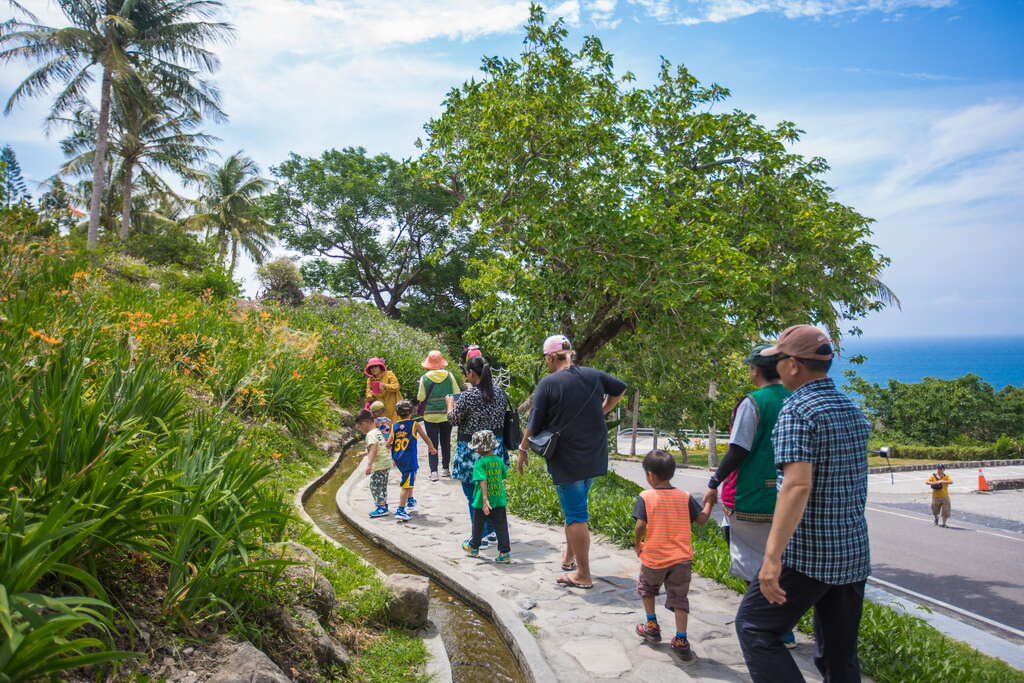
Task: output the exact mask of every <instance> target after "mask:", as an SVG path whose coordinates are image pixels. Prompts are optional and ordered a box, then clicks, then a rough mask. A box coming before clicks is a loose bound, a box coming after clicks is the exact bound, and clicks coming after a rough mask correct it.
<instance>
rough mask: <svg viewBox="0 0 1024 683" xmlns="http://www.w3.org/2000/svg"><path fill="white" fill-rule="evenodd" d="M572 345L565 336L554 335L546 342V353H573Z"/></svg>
mask: <svg viewBox="0 0 1024 683" xmlns="http://www.w3.org/2000/svg"><path fill="white" fill-rule="evenodd" d="M571 350H572V343H570V342H569V338H568V337H566V336H565V335H564V334H553V335H551V336H550V337H548V338H547V339H545V340H544V353H545V354H548V353H559V352H561V351H571Z"/></svg>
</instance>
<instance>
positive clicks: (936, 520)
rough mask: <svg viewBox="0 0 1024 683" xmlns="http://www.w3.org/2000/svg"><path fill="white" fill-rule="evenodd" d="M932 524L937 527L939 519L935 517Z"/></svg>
mask: <svg viewBox="0 0 1024 683" xmlns="http://www.w3.org/2000/svg"><path fill="white" fill-rule="evenodd" d="M932 524H934V525H935V526H938V525H939V518H938V517H936V518H935V521H934V522H932Z"/></svg>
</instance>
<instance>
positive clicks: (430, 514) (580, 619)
mask: <svg viewBox="0 0 1024 683" xmlns="http://www.w3.org/2000/svg"><path fill="white" fill-rule="evenodd" d="M420 453H421V464H420V471H419V473H418V475H417V482H416V489H415V497H416V500H417V501H418V504H417V507H416V510H415V512H414V513H413V520H412V521H410V522H404V523H399V522H397V521H396V520H395V519H394V518H393V517H391V516H388V517H387V518H380V519H376V520H372V524H373V525H374V527H376V526H377V525H380V529H381V531H382V532H383V533H386V536H387V537H388V538H389V539H391V540H392V541H394V542H395V543H397V544H399V545H400V546H402V547H403V548H404V549H406V550H408V551H411V552H413V553H417V554H423V555H424V556H425V557H430V558H432V559H433V560H435V561H436V560H438V559H442V560H443V561H444V562H446V563H448V564H450V565H451V566H453V567H455V568H457V569H459V570H461V572H463V573H465V574H468V575H470V576H471V577H473V578H475V579H478V580H479V582H480V584H481V585H483V586H487V587H489V588H490V589H492V590H493V591H496V592H497V594H498V595H500V596H501V598H502V599H505V600H507V601H508V602H509V603H510V605H514V606H515V609H516V610H517V611H518V614H519V616H520V617H521V618H522V620H523V621H524V622H525V623H526V624H528V625H529V628H530V630H531V631H532V632H534V633H535V635H536V637H537V639H538V642H539V643H540V646H541V650H542V652H543V653H544V655H545V657H546V658H547V660H548V663H549V664H550V666H551V668H552V669H553V670H554V672H555V675H556V676H557V678H558V679H559V680H562V681H574V682H578V681H582V680H586V679H587V678H598V679H612V680H621V681H651V682H652V683H654V682H656V683H661V682H663V681H671V680H682V681H685V680H695V681H746V680H750V679H749V677H748V676H747V673H746V666H745V665H744V663H743V657H742V655H741V653H740V649H739V644H738V642H737V640H736V635H735V632H734V630H733V625H732V621H733V617H734V615H735V614H736V608H737V607H738V605H739V601H740V597H739V596H738V595H737V594H735V593H733V592H732V591H730V590H728V589H726V588H724V587H722V586H720V585H719V584H717V583H715V582H713V581H711V580H709V579H705V578H703V577H699V576H694V580H693V583H692V585H691V588H690V605H691V613H690V622H689V628H688V633H689V635H690V642H691V643H692V645H693V648H694V652H695V653H696V655H697V656H696V659H695V660H694V661H692V662H682V661H680V660H679V659H678V658H676V657H675V656H674V655H673V654H672V653H671V652H670V649H669V646H668V643H667V641H666V642H663V643H661V644H660V645H655V646H652V645H648V644H645V643H642V642H641V641H640V639H639V638H638V637H636V636H635V635H634V633H633V628H634V625H635V624H636V623H638V622H639V621H640V620H641V619H642V618H643V616H642V612H643V610H642V608H641V606H640V600H639V598H638V597H637V595H636V590H635V589H636V574H637V571H638V567H639V564H638V562H637V559H636V554H635V553H633V552H632V551H630V550H623V549H620V548H618V547H617V546H615V545H614V544H612V543H609V542H607V541H604V540H600V539H598V538H595V539H594V543H593V545H592V548H591V564H592V572H593V574H594V588H593V589H591V590H578V589H568V588H563V587H560V586H558V585H557V584H555V579H556V578H557V577H558V575H559V574H560V573H561V569H560V567H559V565H560V559H561V547H562V543H563V541H564V534H563V532H562V529H561V528H554V527H549V526H546V525H543V524H536V523H533V522H528V521H525V520H522V519H519V518H517V517H511V516H510V532H511V538H512V558H513V564H512V565H499V564H495V563H494V562H493V559H494V556H495V555H496V554H497V550H496V548H495V547H494V546H491V547H490V548H488V549H484V550H481V553H480V554H481V557H480V558H469V557H466V556H465V554H464V553H463V552H462V550H461V547H460V545H461V542H462V541H463V539H465V538H467V537H468V536H469V513H468V511H467V508H466V499H465V497H464V496H463V494H462V489H461V486H460V485H459V483H458V482H456V481H452V480H450V479H442V480H440V481H438V482H431V481H430V480H429V476H428V475H429V470H428V469H427V466H426V448H425V446H424V445H423V444H421V445H420ZM357 471H360V472H361V471H362V468H360V469H359V470H357ZM513 476H514V475H513ZM398 490H399V489H398V471H397V470H394V469H392V470H391V479H390V484H389V487H388V494H389V502H390V503H391V505H392V511H393V510H394V506H395V505H396V503H397V500H398ZM348 502H349V503H350V504H351V506H352V507H353V508H354V509H355V510H364V509H365V510H366V511H369V510H370V509H371V504H370V495H369V490H368V487H367V485H366V483H365V481H364V482H361V483H360V485H356V486H353V487H352V489H351V494H350V497H349V501H348ZM658 620H659V622H660V623H661V624H662V626H663V627H664V628H665V630H666V631H667V632H668V631H671V630H672V626H671V625H672V624H673V617H672V613H671V612H669V611H668V610H666V609H665V608H664V607H663V606H661V605H659V607H658ZM798 638H800V645H799V647H798V648H797V649H796V650H794V653H795V654H796V657H797V662H798V664H799V665H800V667H801V668H802V669H803V670H804V675H805V677H806V678H807V680H809V681H819V680H821V679H820V677H819V676H818V675H817V671H816V670H815V669H814V666H813V663H812V662H811V652H812V648H813V645H812V644H810V643H809V641H808V640H807V638H806V637H804V636H802V635H798Z"/></svg>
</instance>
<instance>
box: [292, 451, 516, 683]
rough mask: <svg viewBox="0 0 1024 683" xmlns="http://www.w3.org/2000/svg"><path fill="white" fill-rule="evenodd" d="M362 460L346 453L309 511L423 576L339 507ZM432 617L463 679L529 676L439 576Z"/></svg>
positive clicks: (371, 551) (343, 539) (384, 566)
mask: <svg viewBox="0 0 1024 683" xmlns="http://www.w3.org/2000/svg"><path fill="white" fill-rule="evenodd" d="M357 462H358V460H357V459H356V458H354V457H345V458H342V461H341V463H340V464H339V465H338V467H337V468H336V469H335V470H334V474H333V475H331V478H330V479H328V480H327V481H325V482H324V483H323V484H321V485H320V486H318V487H317V488H316V489H314V490H313V491H312V492H311V493H310V494H309V495H308V497H307V499H306V503H305V508H306V512H307V513H308V514H309V516H310V517H312V518H313V521H315V522H316V524H317V526H319V527H320V529H321V530H322V531H323V532H324V533H325V534H327V535H328V536H330V537H331V538H333V539H334V540H336V541H338V542H339V543H341V544H342V545H343V546H345V547H346V548H348V549H350V550H352V551H353V552H355V553H358V554H359V555H361V556H362V557H363V558H365V559H366V560H367V561H368V562H369V563H370V564H372V565H373V566H375V567H377V568H378V569H380V570H382V571H384V572H385V573H387V574H394V573H396V572H401V573H403V574H420V575H422V574H423V572H421V571H420V570H418V569H417V568H415V567H412V566H410V565H408V564H406V563H405V562H403V561H402V560H401V559H399V558H397V557H395V556H394V555H392V554H391V553H389V552H388V551H387V550H384V549H383V548H381V547H379V546H377V545H375V544H374V543H373V541H371V540H370V539H368V538H367V537H366V536H364V535H363V534H362V533H360V532H359V531H358V530H357V529H356V528H355V527H353V526H352V525H350V524H349V523H348V522H347V521H345V520H344V519H343V518H342V516H341V514H340V513H339V512H338V508H337V505H336V503H335V496H336V495H337V492H338V489H339V488H341V485H342V484H343V483H344V482H345V480H346V479H348V476H349V474H351V473H352V470H354V469H355V466H356V464H357ZM430 620H431V621H432V622H434V624H435V625H436V626H437V628H438V630H439V631H440V633H441V639H442V640H443V641H444V646H445V648H446V649H447V650H448V659H449V660H450V661H451V667H452V678H453V680H455V681H456V682H457V683H476V682H477V681H480V682H484V681H487V682H493V681H514V682H516V683H520V682H522V683H525V682H526V681H527V680H528V679H527V678H526V676H524V675H523V673H522V671H520V669H519V665H518V664H517V663H516V660H515V657H514V656H513V655H512V652H511V650H509V648H508V645H506V644H505V641H504V639H502V637H501V635H500V634H499V633H498V630H497V629H496V628H495V626H494V624H493V623H492V622H491V621H490V620H489V619H488V618H487V617H485V616H484V615H482V614H481V613H480V612H479V611H477V610H476V609H474V608H473V607H471V606H470V605H468V604H466V603H465V602H463V601H462V600H461V599H460V598H459V597H457V596H455V595H452V594H451V593H449V592H448V591H447V590H445V589H444V588H443V587H441V586H440V585H439V584H438V583H437V582H436V581H431V582H430Z"/></svg>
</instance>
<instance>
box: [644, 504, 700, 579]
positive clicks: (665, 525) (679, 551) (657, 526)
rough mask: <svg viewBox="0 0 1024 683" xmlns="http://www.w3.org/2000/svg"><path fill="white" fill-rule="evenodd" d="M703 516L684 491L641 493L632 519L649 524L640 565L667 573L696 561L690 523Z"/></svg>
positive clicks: (698, 507)
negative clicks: (678, 565) (669, 568)
mask: <svg viewBox="0 0 1024 683" xmlns="http://www.w3.org/2000/svg"><path fill="white" fill-rule="evenodd" d="M700 512H701V510H700V506H699V505H698V504H697V502H696V501H695V500H693V498H692V497H690V494H689V493H687V492H686V491H683V490H681V489H677V488H666V489H647V490H646V491H641V492H640V495H639V496H638V497H637V499H636V503H635V504H634V505H633V517H634V518H635V519H639V520H642V521H644V522H647V536H646V538H645V539H644V545H643V550H641V551H640V563H641V564H643V565H644V566H645V567H649V568H651V569H665V568H666V567H671V566H673V565H677V564H679V563H680V562H689V561H690V560H691V559H693V545H692V544H691V542H690V522H692V521H693V519H694V518H695V517H696V516H697V515H699V514H700Z"/></svg>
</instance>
